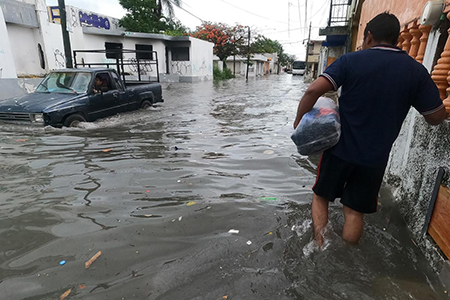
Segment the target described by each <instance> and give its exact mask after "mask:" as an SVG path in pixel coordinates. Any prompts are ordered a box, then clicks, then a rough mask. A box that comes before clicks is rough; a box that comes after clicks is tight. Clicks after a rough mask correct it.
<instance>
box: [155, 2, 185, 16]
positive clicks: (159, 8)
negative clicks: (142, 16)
mask: <svg viewBox="0 0 450 300" xmlns="http://www.w3.org/2000/svg"><path fill="white" fill-rule="evenodd" d="M174 5H175V6H177V7H181V0H157V1H156V16H157V17H158V18H159V19H160V18H161V17H163V9H164V8H165V10H166V11H167V16H168V17H169V18H171V19H172V18H173V17H174V16H175V11H174Z"/></svg>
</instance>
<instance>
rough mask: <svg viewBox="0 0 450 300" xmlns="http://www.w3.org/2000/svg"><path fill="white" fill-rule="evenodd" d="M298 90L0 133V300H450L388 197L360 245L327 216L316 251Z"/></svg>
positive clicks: (170, 92)
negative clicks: (296, 128)
mask: <svg viewBox="0 0 450 300" xmlns="http://www.w3.org/2000/svg"><path fill="white" fill-rule="evenodd" d="M305 89H306V86H305V85H304V83H303V78H302V77H299V76H297V77H293V76H291V75H280V76H270V77H264V78H259V79H253V80H250V81H249V82H248V83H246V82H245V80H244V79H234V80H230V81H226V82H202V83H194V84H180V83H176V84H165V85H164V88H163V96H164V99H165V103H163V104H159V105H158V106H156V107H154V108H151V109H150V110H146V111H137V112H131V113H127V114H122V115H120V116H115V117H112V118H108V119H105V120H100V121H97V122H94V123H87V124H84V126H83V128H79V129H67V128H66V129H54V128H33V127H21V126H15V125H1V126H0V130H1V131H2V134H1V136H0V153H1V157H2V165H1V167H0V171H1V172H0V241H1V243H0V299H5V300H6V299H7V300H15V299H59V297H60V296H61V295H62V294H63V293H64V292H65V291H67V290H69V289H72V291H71V293H70V295H69V297H68V298H67V299H167V300H178V299H208V300H209V299H212V300H215V299H217V300H220V299H228V300H234V299H448V297H447V295H446V293H445V291H444V289H443V287H442V286H441V285H440V284H439V280H438V278H437V276H436V275H435V273H434V272H433V271H432V270H431V268H430V267H429V265H428V263H427V261H426V260H425V258H424V257H423V255H422V254H421V253H420V251H419V249H418V248H417V247H416V246H415V245H414V242H413V241H412V240H411V238H410V236H409V233H408V231H407V229H406V228H405V225H404V224H403V221H402V219H401V217H400V216H399V215H398V213H397V212H396V210H395V207H394V206H393V205H392V203H391V201H390V196H389V193H388V192H387V191H385V190H383V191H382V193H381V198H380V203H381V206H380V212H379V213H377V214H375V215H371V216H368V217H367V218H366V219H365V220H366V227H365V232H364V234H363V238H362V240H361V243H360V245H358V246H356V247H350V246H348V245H346V244H345V243H344V242H343V241H342V240H341V238H340V232H341V230H342V224H343V216H342V211H341V210H342V208H341V207H340V205H339V204H338V203H337V202H336V204H335V205H333V206H332V207H331V210H330V219H331V225H330V226H329V228H328V232H327V241H326V247H325V250H324V251H317V250H316V249H315V248H314V244H313V243H312V234H313V230H312V227H311V226H312V221H311V217H310V202H311V199H312V191H311V186H312V185H313V184H314V181H315V170H316V164H317V162H318V157H310V158H308V157H301V156H300V155H299V154H297V153H296V148H295V146H294V144H293V143H292V142H291V140H290V138H289V136H290V133H291V128H292V123H293V120H294V117H295V112H296V107H297V103H298V101H299V99H300V97H301V95H302V94H303V92H304V91H305ZM231 229H234V230H235V231H231V232H230V230H231ZM237 231H239V232H237ZM98 251H101V252H102V254H101V256H100V257H99V258H98V259H97V260H96V261H95V262H94V263H93V264H92V266H91V267H90V268H89V269H85V265H84V263H85V262H86V261H87V260H89V258H91V257H92V256H93V255H94V254H95V253H97V252H98ZM61 261H65V264H63V265H60V262H61Z"/></svg>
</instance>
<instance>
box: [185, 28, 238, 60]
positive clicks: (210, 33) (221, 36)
mask: <svg viewBox="0 0 450 300" xmlns="http://www.w3.org/2000/svg"><path fill="white" fill-rule="evenodd" d="M191 36H192V37H195V38H198V39H202V40H205V41H208V42H211V43H214V54H215V55H217V56H218V57H219V59H220V60H221V61H223V63H224V66H225V68H226V60H227V58H228V57H230V56H233V55H238V54H240V53H241V52H243V51H245V50H244V49H245V42H246V40H245V27H244V26H242V25H235V26H233V27H230V26H228V25H227V24H224V23H212V22H205V23H203V24H202V25H201V26H197V28H196V30H195V31H194V32H193V33H191Z"/></svg>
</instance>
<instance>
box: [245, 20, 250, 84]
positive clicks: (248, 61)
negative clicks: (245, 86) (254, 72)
mask: <svg viewBox="0 0 450 300" xmlns="http://www.w3.org/2000/svg"><path fill="white" fill-rule="evenodd" d="M249 67H250V27H248V51H247V74H246V75H245V80H246V81H247V82H248V70H249Z"/></svg>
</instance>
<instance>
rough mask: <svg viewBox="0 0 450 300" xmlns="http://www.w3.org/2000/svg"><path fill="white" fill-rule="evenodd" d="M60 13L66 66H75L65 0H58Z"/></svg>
mask: <svg viewBox="0 0 450 300" xmlns="http://www.w3.org/2000/svg"><path fill="white" fill-rule="evenodd" d="M58 6H59V15H60V17H61V29H62V36H63V43H64V55H65V56H66V68H73V63H72V49H71V47H70V37H69V32H68V31H67V16H66V3H65V1H64V0H58Z"/></svg>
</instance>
